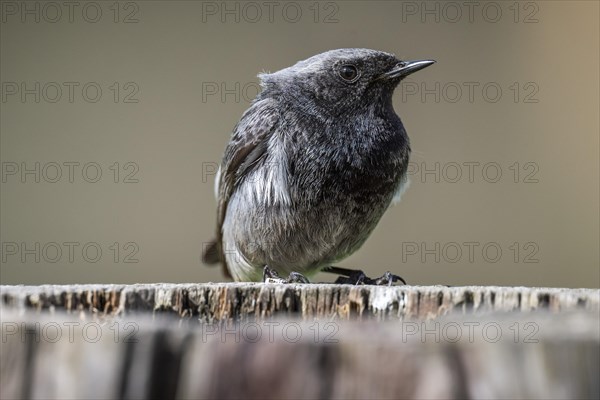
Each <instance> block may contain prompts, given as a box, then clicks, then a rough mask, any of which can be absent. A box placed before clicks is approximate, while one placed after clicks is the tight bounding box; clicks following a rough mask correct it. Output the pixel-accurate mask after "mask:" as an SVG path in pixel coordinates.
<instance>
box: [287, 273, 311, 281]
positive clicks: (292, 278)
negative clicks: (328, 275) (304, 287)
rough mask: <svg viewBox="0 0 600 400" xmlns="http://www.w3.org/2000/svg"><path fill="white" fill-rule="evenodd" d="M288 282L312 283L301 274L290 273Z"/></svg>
mask: <svg viewBox="0 0 600 400" xmlns="http://www.w3.org/2000/svg"><path fill="white" fill-rule="evenodd" d="M287 281H288V283H310V281H309V280H308V279H307V278H306V277H305V276H304V275H302V274H301V273H299V272H290V276H289V277H288V278H287Z"/></svg>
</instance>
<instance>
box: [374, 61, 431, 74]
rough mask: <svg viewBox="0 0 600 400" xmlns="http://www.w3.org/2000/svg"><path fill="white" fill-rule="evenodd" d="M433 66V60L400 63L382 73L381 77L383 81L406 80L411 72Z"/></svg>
mask: <svg viewBox="0 0 600 400" xmlns="http://www.w3.org/2000/svg"><path fill="white" fill-rule="evenodd" d="M432 64H435V61H434V60H416V61H401V62H399V63H398V64H396V65H395V66H394V68H392V69H391V70H389V71H388V72H386V73H384V74H383V75H382V76H381V77H382V78H384V79H392V78H401V79H402V78H406V77H407V76H408V75H410V74H412V73H413V72H417V71H419V70H422V69H423V68H425V67H429V66H430V65H432Z"/></svg>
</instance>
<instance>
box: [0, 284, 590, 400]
mask: <svg viewBox="0 0 600 400" xmlns="http://www.w3.org/2000/svg"><path fill="white" fill-rule="evenodd" d="M0 294H1V303H0V317H1V318H0V319H1V322H2V330H1V331H2V332H1V333H2V341H1V351H0V382H1V384H0V398H2V399H13V398H14V399H20V398H33V399H35V398H45V399H47V398H52V399H67V398H70V399H117V398H120V399H125V398H141V399H143V398H146V399H155V398H161V399H162V398H165V399H167V398H183V399H196V398H225V399H237V398H249V399H255V398H256V399H259V398H260V399H264V398H273V399H286V398H294V399H321V398H324V399H344V398H353V399H354V398H356V399H364V398H377V399H403V398H419V399H420V398H422V399H436V398H438V399H442V398H444V399H463V398H478V399H479V398H494V399H495V398H514V399H516V398H556V399H565V398H577V399H587V398H589V399H597V398H599V397H600V380H599V379H598V376H600V315H599V312H600V311H599V297H600V291H598V290H595V289H549V288H525V287H519V288H509V287H454V288H448V287H441V286H434V287H415V286H398V287H374V286H358V287H355V286H348V285H272V284H241V283H240V284H235V283H227V284H223V283H219V284H211V283H208V284H154V285H149V284H148V285H65V286H49V285H48V286H1V287H0Z"/></svg>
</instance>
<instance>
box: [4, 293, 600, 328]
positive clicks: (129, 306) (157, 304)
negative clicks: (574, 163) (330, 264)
mask: <svg viewBox="0 0 600 400" xmlns="http://www.w3.org/2000/svg"><path fill="white" fill-rule="evenodd" d="M0 293H1V296H2V304H3V305H4V306H5V307H11V308H20V309H25V308H27V309H34V310H40V311H42V310H50V311H53V310H64V311H66V312H77V313H85V314H90V315H97V316H103V317H105V316H115V315H128V314H131V313H134V314H135V313H148V312H150V313H153V314H173V315H177V316H179V317H181V318H195V319H199V320H200V321H205V322H214V321H227V320H236V321H237V320H248V319H253V320H256V319H258V320H260V319H265V318H272V317H274V316H288V317H292V316H293V317H301V318H303V319H308V320H310V319H314V318H340V319H369V318H375V319H431V318H435V317H438V316H441V315H445V314H447V313H450V312H461V313H472V312H488V311H532V310H539V309H544V310H550V311H565V310H572V309H584V310H590V311H598V310H599V309H600V291H598V290H596V289H560V288H528V287H500V286H463V287H445V286H390V287H382V286H353V285H333V284H308V285H303V284H288V285H284V284H264V283H197V284H137V285H43V286H0Z"/></svg>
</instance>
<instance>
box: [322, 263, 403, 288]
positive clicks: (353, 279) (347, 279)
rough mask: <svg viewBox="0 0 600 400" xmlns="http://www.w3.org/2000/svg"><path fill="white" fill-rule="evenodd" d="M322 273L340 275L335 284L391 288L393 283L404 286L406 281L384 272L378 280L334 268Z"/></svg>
mask: <svg viewBox="0 0 600 400" xmlns="http://www.w3.org/2000/svg"><path fill="white" fill-rule="evenodd" d="M323 271H324V272H330V273H333V274H337V275H340V276H338V278H337V279H336V280H335V283H339V284H350V285H378V286H383V285H386V286H392V285H393V284H394V282H402V284H403V285H406V281H405V280H404V279H402V277H400V276H398V275H394V274H392V273H391V272H389V271H386V272H385V273H384V274H383V275H382V276H380V277H379V278H369V277H368V276H366V275H365V273H364V272H363V271H361V270H355V269H348V268H340V267H334V266H331V267H327V268H324V269H323Z"/></svg>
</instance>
